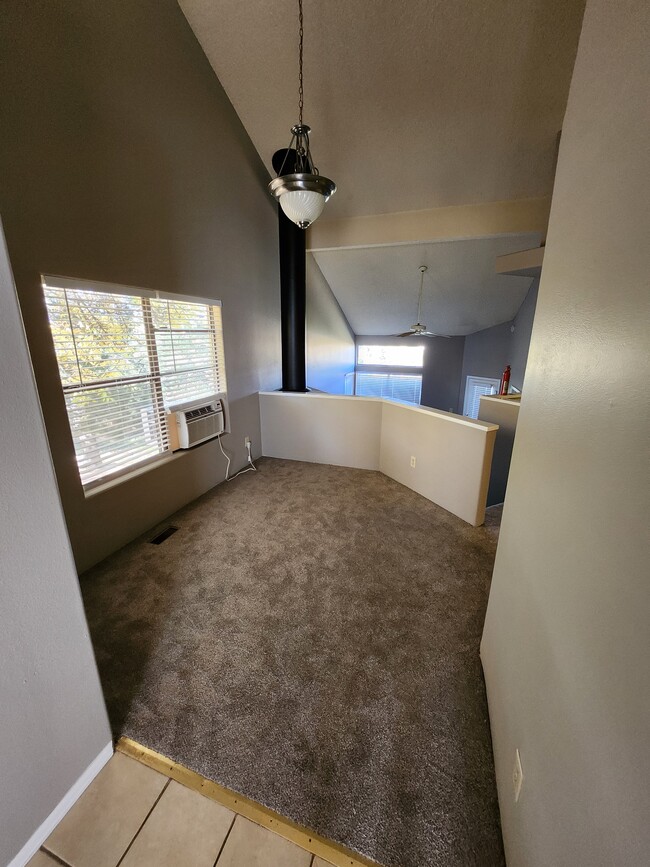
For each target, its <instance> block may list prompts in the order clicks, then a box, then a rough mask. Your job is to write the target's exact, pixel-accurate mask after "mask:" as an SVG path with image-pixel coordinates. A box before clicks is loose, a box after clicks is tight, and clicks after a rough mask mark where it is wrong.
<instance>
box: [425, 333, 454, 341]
mask: <svg viewBox="0 0 650 867" xmlns="http://www.w3.org/2000/svg"><path fill="white" fill-rule="evenodd" d="M420 334H421V335H422V336H424V337H442V338H444V339H445V340H451V337H452V336H451V334H434V333H433V331H422V332H420Z"/></svg>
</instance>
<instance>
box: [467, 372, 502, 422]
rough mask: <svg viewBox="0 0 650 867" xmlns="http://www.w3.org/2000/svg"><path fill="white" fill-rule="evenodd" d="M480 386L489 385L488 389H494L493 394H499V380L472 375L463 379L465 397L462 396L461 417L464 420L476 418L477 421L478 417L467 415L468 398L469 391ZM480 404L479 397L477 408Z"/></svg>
mask: <svg viewBox="0 0 650 867" xmlns="http://www.w3.org/2000/svg"><path fill="white" fill-rule="evenodd" d="M495 383H496V384H495ZM482 384H484V385H489V386H490V388H494V389H495V392H494V394H498V393H499V385H500V380H499V379H497V378H496V377H492V376H474V375H472V374H470V375H468V376H467V377H466V378H465V395H464V397H463V415H464V416H465V417H466V418H477V419H478V416H473V415H470V414H469V413H468V409H469V403H470V400H471V398H470V389H471V388H472V387H473V386H480V385H482ZM488 396H490V395H488ZM480 403H481V397H480V396H479V406H480Z"/></svg>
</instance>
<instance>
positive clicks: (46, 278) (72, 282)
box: [41, 274, 221, 307]
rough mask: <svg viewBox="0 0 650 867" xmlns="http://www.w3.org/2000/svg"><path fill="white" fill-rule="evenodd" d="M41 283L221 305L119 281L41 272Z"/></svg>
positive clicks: (141, 296)
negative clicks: (127, 284) (125, 284)
mask: <svg viewBox="0 0 650 867" xmlns="http://www.w3.org/2000/svg"><path fill="white" fill-rule="evenodd" d="M41 285H42V287H43V288H44V289H48V288H49V289H82V290H84V291H85V292H108V293H110V294H111V295H129V296H131V297H133V298H157V299H159V300H161V301H183V302H186V303H188V304H205V305H206V306H208V307H221V301H217V300H216V299H215V298H199V297H198V296H197V295H184V294H182V293H181V292H176V293H173V292H158V291H157V290H156V289H143V288H142V287H141V286H122V285H120V284H119V283H104V282H103V281H102V280H80V279H79V278H78V277H56V276H54V275H53V274H41Z"/></svg>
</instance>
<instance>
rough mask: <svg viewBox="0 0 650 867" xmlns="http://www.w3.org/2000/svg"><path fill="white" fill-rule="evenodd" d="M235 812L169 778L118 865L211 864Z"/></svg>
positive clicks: (201, 866) (175, 866)
mask: <svg viewBox="0 0 650 867" xmlns="http://www.w3.org/2000/svg"><path fill="white" fill-rule="evenodd" d="M234 818H235V814H234V813H233V812H231V811H230V810H228V809H227V808H226V807H222V806H221V804H217V803H215V802H214V801H210V800H209V799H208V798H205V797H203V795H199V793H198V792H193V791H192V790H191V789H187V788H185V786H181V785H180V784H179V783H175V782H174V781H172V782H171V783H170V784H169V785H168V786H167V788H166V789H165V792H164V794H163V796H162V798H161V799H160V800H159V801H158V803H157V804H156V807H155V809H154V811H153V813H152V814H151V815H150V816H149V818H148V819H147V821H146V822H145V824H144V827H143V828H142V830H141V831H140V833H139V834H138V836H137V837H136V838H135V840H134V842H133V845H132V846H131V848H130V849H129V851H128V852H127V854H126V858H125V859H124V861H122V864H121V865H120V867H179V865H181V864H182V865H183V867H213V865H214V862H215V861H216V860H217V855H218V854H219V850H220V849H221V846H222V845H223V841H224V840H225V839H226V835H227V834H228V831H229V829H230V826H231V825H232V822H233V819H234Z"/></svg>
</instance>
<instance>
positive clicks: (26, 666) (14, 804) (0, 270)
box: [0, 230, 111, 864]
mask: <svg viewBox="0 0 650 867" xmlns="http://www.w3.org/2000/svg"><path fill="white" fill-rule="evenodd" d="M0 308H1V309H2V316H0V364H1V366H2V376H1V377H0V405H1V406H2V413H0V438H1V439H2V449H1V450H0V478H2V504H3V509H2V520H1V521H0V598H1V599H2V603H1V604H0V658H1V659H2V663H1V664H0V732H2V748H1V752H2V762H1V763H2V773H0V829H1V831H0V864H7V863H8V862H9V861H11V860H12V859H13V857H14V856H15V855H16V853H17V852H18V851H19V850H20V849H21V848H22V847H23V845H24V844H25V843H26V842H27V840H28V839H29V838H30V837H31V835H32V834H33V833H34V832H35V831H36V829H37V828H38V827H39V825H41V823H42V822H43V821H44V820H45V819H46V818H47V816H48V815H49V814H50V813H51V812H52V810H53V809H54V808H55V807H56V805H57V804H58V803H59V801H60V800H61V798H63V796H64V795H65V794H66V792H67V790H68V789H69V788H70V787H71V786H72V784H73V783H74V782H76V780H77V779H78V778H79V776H80V775H81V774H82V773H83V772H84V770H85V769H86V768H87V767H88V765H89V764H90V763H91V762H92V761H93V759H95V758H96V756H97V755H98V754H99V753H100V752H101V751H102V749H103V748H104V747H105V746H106V745H107V744H108V743H110V740H111V734H110V730H109V727H108V720H107V717H106V711H105V708H104V701H103V698H102V694H101V689H100V685H99V678H98V676H97V671H96V668H95V661H94V659H93V654H92V648H91V645H90V638H89V636H88V629H87V626H86V621H85V618H84V613H83V607H82V604H81V596H80V593H79V584H78V582H77V575H76V572H75V568H74V562H73V559H72V552H71V550H70V545H69V542H68V537H67V535H66V529H65V523H64V520H63V513H62V510H61V504H60V502H59V495H58V491H57V487H56V482H55V478H54V472H53V469H52V462H51V460H50V454H49V451H48V446H47V439H46V437H45V430H44V427H43V420H42V417H41V411H40V407H39V402H38V397H37V395H36V387H35V385H34V380H33V376H32V371H31V368H30V363H29V354H28V352H27V344H26V342H25V335H24V332H23V327H22V322H21V320H20V312H19V308H18V301H17V298H16V294H15V291H14V287H13V282H12V277H11V272H10V269H9V265H8V261H7V256H6V249H5V245H4V238H3V237H2V232H1V230H0Z"/></svg>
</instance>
